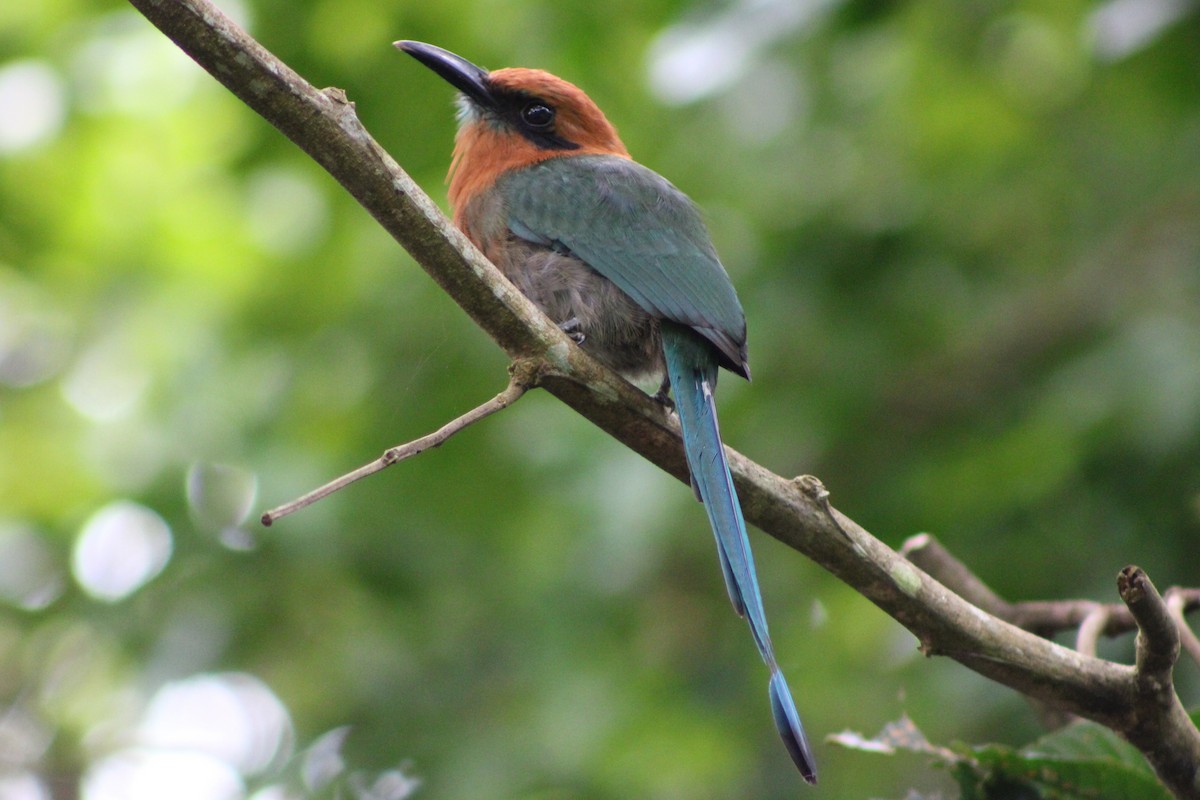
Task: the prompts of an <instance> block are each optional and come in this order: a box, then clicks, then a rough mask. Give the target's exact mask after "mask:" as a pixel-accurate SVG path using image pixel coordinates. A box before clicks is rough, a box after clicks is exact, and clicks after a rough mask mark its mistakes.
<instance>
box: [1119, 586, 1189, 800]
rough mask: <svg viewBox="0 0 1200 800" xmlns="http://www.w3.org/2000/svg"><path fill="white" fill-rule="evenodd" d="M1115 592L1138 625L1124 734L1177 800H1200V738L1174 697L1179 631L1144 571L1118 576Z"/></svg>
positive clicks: (1176, 697)
mask: <svg viewBox="0 0 1200 800" xmlns="http://www.w3.org/2000/svg"><path fill="white" fill-rule="evenodd" d="M1117 591H1118V593H1119V594H1120V595H1121V600H1122V601H1123V602H1124V603H1125V605H1126V606H1127V607H1128V608H1129V612H1130V613H1131V614H1133V618H1134V620H1135V621H1136V622H1137V626H1138V635H1137V645H1136V655H1135V656H1134V670H1133V676H1132V677H1133V680H1132V685H1131V687H1130V688H1131V689H1132V691H1133V697H1132V701H1133V702H1132V705H1131V707H1130V709H1129V714H1128V718H1129V721H1130V723H1131V724H1130V725H1129V726H1128V727H1125V728H1124V729H1123V730H1122V734H1123V735H1124V736H1125V738H1127V739H1128V740H1129V741H1130V742H1131V743H1132V744H1133V745H1134V746H1135V747H1137V748H1138V749H1140V750H1141V751H1142V753H1144V754H1145V756H1146V759H1147V760H1148V761H1149V762H1150V764H1151V766H1153V767H1154V771H1155V773H1156V774H1157V775H1158V778H1159V780H1161V781H1162V782H1163V783H1164V784H1166V786H1167V788H1169V789H1170V790H1171V792H1172V793H1173V794H1174V795H1175V796H1176V797H1179V798H1187V800H1197V798H1200V734H1198V732H1197V730H1196V726H1195V725H1194V724H1193V723H1192V721H1191V719H1190V718H1189V717H1188V715H1187V712H1186V711H1185V710H1184V708H1183V705H1182V704H1181V703H1180V701H1179V696H1178V695H1177V694H1176V693H1175V687H1174V684H1173V683H1172V679H1171V673H1172V672H1173V671H1174V668H1175V662H1176V661H1177V660H1178V659H1179V648H1180V643H1179V628H1178V626H1177V625H1176V623H1175V620H1174V619H1172V616H1171V613H1170V611H1169V610H1168V608H1167V604H1166V603H1165V602H1163V598H1162V597H1161V596H1160V595H1159V593H1158V590H1157V589H1156V588H1154V584H1153V583H1152V582H1151V581H1150V576H1148V575H1147V574H1146V573H1145V572H1143V571H1142V569H1141V568H1140V567H1135V566H1132V565H1131V566H1128V567H1125V568H1124V569H1123V570H1121V571H1120V572H1119V573H1117Z"/></svg>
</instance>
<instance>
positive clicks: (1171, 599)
mask: <svg viewBox="0 0 1200 800" xmlns="http://www.w3.org/2000/svg"><path fill="white" fill-rule="evenodd" d="M1189 599H1190V598H1189V597H1188V593H1187V591H1185V590H1181V589H1167V597H1166V600H1167V611H1168V612H1169V613H1170V614H1171V618H1172V619H1174V620H1175V627H1176V628H1178V629H1179V643H1180V645H1182V647H1183V649H1184V651H1185V652H1187V654H1188V655H1189V656H1191V657H1192V660H1193V661H1195V662H1196V663H1197V664H1200V637H1197V636H1196V632H1195V631H1193V630H1192V628H1191V626H1189V625H1188V623H1187V617H1185V616H1184V614H1185V613H1186V612H1187V610H1188V601H1189Z"/></svg>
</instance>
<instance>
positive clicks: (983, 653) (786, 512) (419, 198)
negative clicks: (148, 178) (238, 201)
mask: <svg viewBox="0 0 1200 800" xmlns="http://www.w3.org/2000/svg"><path fill="white" fill-rule="evenodd" d="M130 2H131V3H132V5H134V6H135V7H136V8H137V9H138V10H139V11H141V13H142V14H144V15H145V16H146V17H147V18H148V19H149V20H150V21H151V22H152V23H154V25H156V26H157V27H158V28H159V29H160V30H162V31H163V32H164V33H165V34H166V35H167V36H168V37H170V38H171V39H172V40H174V41H175V42H176V43H177V44H178V45H179V46H180V47H181V48H182V49H183V50H184V51H185V52H187V53H188V54H189V55H190V56H192V58H194V59H195V60H196V61H197V62H198V63H199V64H200V65H201V66H202V67H204V68H205V69H206V70H207V71H208V72H210V73H211V74H212V75H213V76H214V77H215V78H217V80H219V81H220V82H221V83H223V84H224V85H225V86H226V87H228V88H229V90H230V91H232V92H233V93H234V94H235V95H237V96H238V97H239V98H241V99H242V100H243V101H244V102H245V103H246V104H247V105H248V106H250V107H251V108H252V109H254V110H255V111H256V112H258V113H259V114H260V115H262V116H263V117H264V118H265V119H267V120H268V121H269V122H271V123H272V124H273V125H275V126H276V127H277V128H278V129H279V130H280V131H282V132H283V133H284V134H285V135H287V136H288V138H290V139H291V140H292V141H293V142H295V143H296V144H297V145H298V146H299V147H300V148H301V149H303V150H304V151H305V152H306V153H308V154H309V155H310V156H312V157H313V158H314V159H315V160H316V161H317V162H318V163H320V164H321V165H322V166H323V167H324V168H325V169H326V170H328V171H329V173H330V174H331V175H333V177H334V178H336V179H337V180H338V181H339V182H340V183H341V184H342V185H343V186H344V187H345V188H346V190H347V191H348V192H349V193H350V194H351V195H353V196H354V197H355V199H356V200H358V202H359V203H361V204H362V205H363V207H364V208H366V209H367V211H368V212H370V213H371V215H372V216H374V217H375V219H376V220H378V221H379V223H380V224H381V225H382V226H383V227H384V228H385V229H386V230H387V231H388V233H390V234H391V235H392V236H393V237H394V238H395V239H396V240H397V241H398V242H399V243H400V244H401V245H402V246H404V248H405V249H406V250H408V251H409V253H410V254H412V256H413V258H415V259H416V261H417V262H418V263H419V264H420V265H421V266H422V267H423V268H424V269H425V270H426V271H427V272H428V273H429V274H430V276H431V277H433V279H434V280H435V281H436V282H437V283H438V284H439V285H440V286H441V287H442V288H443V289H445V291H446V292H447V293H448V294H450V296H451V297H452V298H453V299H454V300H455V301H456V302H457V303H458V304H459V305H460V306H462V308H463V309H464V310H465V311H466V312H467V313H468V314H469V315H470V316H471V317H472V319H474V320H475V322H476V323H477V324H478V325H479V326H480V327H481V328H482V329H483V330H484V331H486V332H487V333H488V334H489V335H490V336H491V337H492V338H493V339H495V341H496V342H497V344H499V345H500V347H502V348H503V349H504V350H505V352H507V353H508V355H509V356H510V357H511V358H513V359H536V360H540V361H541V362H543V369H544V372H543V374H542V377H541V382H540V383H541V386H543V387H544V388H545V389H547V390H548V391H549V392H551V393H552V394H554V395H555V396H556V397H558V398H559V399H560V400H562V401H563V402H564V403H566V404H567V405H569V406H571V407H572V408H573V409H575V410H576V411H577V412H579V413H580V414H582V415H583V416H584V417H586V418H587V419H589V420H590V421H592V422H593V423H594V424H596V425H597V426H599V427H600V428H601V429H603V430H605V431H606V432H608V433H609V434H610V435H612V436H613V437H614V438H616V439H618V440H619V441H621V442H622V443H624V444H625V445H627V446H628V447H630V448H631V449H633V450H634V451H636V452H637V453H639V454H641V455H642V456H644V457H645V458H647V459H648V460H650V461H651V462H653V463H654V464H656V465H658V466H659V467H661V468H662V469H664V470H666V471H667V472H669V473H671V474H673V475H675V476H676V477H678V478H679V479H681V480H684V481H686V480H687V471H686V467H685V465H684V459H683V451H682V448H681V447H680V442H679V428H678V425H677V424H676V423H675V421H674V420H673V419H672V418H671V417H670V415H668V414H667V413H666V412H665V411H664V410H663V408H662V407H661V406H660V404H658V403H656V402H654V401H653V400H652V399H651V398H650V397H649V396H647V395H646V394H644V393H643V392H641V391H640V390H638V389H636V388H635V387H633V386H631V385H630V384H629V383H627V382H626V381H624V380H623V379H622V378H620V377H619V376H617V375H616V374H615V373H612V372H610V371H609V370H607V369H604V368H603V367H601V366H600V365H599V364H597V363H596V362H595V361H593V360H592V359H591V358H590V357H588V356H587V355H586V354H585V353H584V352H583V351H582V350H580V349H579V348H577V347H574V346H573V345H572V344H571V342H570V341H569V340H568V339H567V338H566V336H565V335H564V334H563V333H562V332H561V331H559V330H558V328H557V327H556V326H555V325H553V324H552V323H551V322H550V321H549V320H547V319H546V318H545V317H544V316H543V315H542V314H541V313H539V312H538V310H537V309H536V308H535V307H534V306H533V304H532V303H531V302H530V301H529V300H527V299H526V298H525V297H524V296H523V295H521V294H520V293H519V292H518V291H517V290H516V289H515V288H514V287H513V286H512V285H511V284H510V283H508V282H507V281H506V280H505V279H504V278H503V277H502V276H501V275H500V273H499V272H498V271H497V270H496V268H495V267H493V266H492V265H491V264H490V263H489V262H488V261H487V260H486V259H485V258H484V257H483V256H482V255H481V254H480V253H479V252H478V251H477V250H476V249H475V248H474V247H473V246H472V245H470V244H469V243H468V242H467V240H466V238H465V237H464V236H463V235H462V234H461V233H460V232H459V231H458V230H456V229H455V228H454V227H453V226H452V225H451V224H450V223H449V221H448V220H446V219H445V217H444V216H443V215H442V214H441V213H440V212H439V210H438V209H437V207H436V205H434V203H433V202H432V201H431V200H430V199H429V198H428V197H427V196H426V195H425V194H424V193H422V192H421V190H420V189H419V188H418V187H417V186H416V184H414V183H413V182H412V180H411V179H410V178H409V177H408V176H407V175H406V174H405V173H404V172H403V171H402V170H401V169H400V168H399V167H398V166H397V165H396V163H395V162H394V161H393V160H392V158H391V157H390V156H388V155H387V153H385V152H384V151H383V150H382V149H381V148H380V147H379V145H378V144H376V143H375V141H374V140H373V139H372V138H371V136H370V135H369V134H368V133H367V132H366V130H365V129H364V128H363V127H362V125H361V123H360V122H359V121H358V119H357V117H356V116H355V114H354V107H353V104H351V103H349V102H348V101H347V100H346V97H345V95H344V93H342V92H341V91H340V90H336V89H330V90H325V91H318V90H317V89H315V88H313V87H312V86H311V85H309V84H308V83H307V82H305V81H304V80H303V79H302V78H301V77H300V76H298V75H297V74H296V73H295V72H293V71H292V70H291V69H290V68H288V67H287V66H286V65H285V64H283V63H282V62H280V61H279V60H278V59H276V58H274V57H273V56H272V55H271V54H270V53H268V52H267V51H266V50H265V49H264V48H263V47H262V46H261V45H259V44H258V43H257V42H255V41H254V40H253V39H251V38H250V37H249V36H248V35H247V34H246V33H245V32H244V31H242V30H240V29H239V28H238V27H237V26H236V25H234V24H233V23H232V22H231V21H229V20H228V19H227V18H226V17H225V16H224V15H223V14H221V12H220V11H218V10H217V9H216V8H215V7H213V6H212V5H211V4H210V3H209V2H207V0H130ZM728 454H729V460H730V466H731V469H732V471H733V474H734V481H735V483H736V486H737V491H738V493H739V495H740V496H741V498H742V506H743V510H744V511H745V515H746V518H747V519H748V520H749V521H751V522H753V523H754V524H755V525H757V526H758V527H759V528H761V529H762V530H764V531H766V532H767V533H769V534H770V535H771V536H774V537H775V538H777V539H779V540H780V541H782V542H784V543H786V544H788V545H789V546H791V547H793V548H795V549H796V550H799V551H800V552H802V553H804V554H805V555H807V556H808V557H809V558H811V559H813V560H814V561H816V562H817V563H818V564H820V565H821V566H822V567H823V568H825V569H827V570H829V571H830V572H831V573H833V574H834V575H836V576H837V577H839V578H840V579H842V580H843V581H845V582H846V583H848V584H849V585H851V586H852V587H854V588H855V589H856V590H857V591H859V592H860V593H861V594H863V595H864V596H866V597H867V598H868V599H870V600H871V601H872V602H874V603H875V604H876V605H878V606H879V607H880V608H881V609H883V610H884V611H885V612H887V613H888V614H890V615H891V616H892V617H894V618H895V619H896V620H898V621H899V622H900V623H901V624H903V625H904V626H905V627H907V628H908V629H909V630H911V631H912V632H913V633H914V634H915V635H916V636H917V637H918V639H919V640H920V642H921V648H922V650H923V651H924V652H926V653H927V654H931V655H932V654H937V655H946V656H950V657H951V658H953V659H955V660H956V661H959V662H960V663H962V664H964V665H966V666H967V667H969V668H971V669H973V670H975V671H976V672H978V673H980V674H982V675H985V676H987V677H989V678H992V679H993V680H996V681H998V682H1000V683H1003V684H1005V685H1007V686H1010V687H1012V688H1014V689H1016V690H1017V691H1020V692H1023V693H1025V694H1027V695H1029V696H1031V697H1035V698H1037V699H1040V700H1042V701H1044V702H1046V703H1048V704H1051V705H1053V706H1055V707H1058V708H1062V709H1065V710H1068V711H1071V712H1073V713H1076V714H1079V715H1080V716H1084V717H1088V718H1090V719H1093V720H1096V721H1098V722H1100V723H1102V724H1105V725H1108V726H1110V727H1112V728H1114V729H1115V730H1118V731H1119V732H1122V733H1124V734H1125V735H1129V733H1130V732H1131V730H1132V729H1133V726H1134V721H1133V720H1131V719H1130V715H1131V714H1132V713H1133V705H1132V697H1133V683H1134V680H1135V671H1134V668H1133V667H1128V666H1121V665H1118V664H1113V663H1111V662H1108V661H1103V660H1100V659H1096V658H1092V657H1088V656H1084V655H1081V654H1079V653H1077V652H1075V651H1073V650H1070V649H1067V648H1064V647H1061V646H1059V645H1057V644H1054V643H1052V642H1049V641H1047V640H1045V639H1043V638H1041V637H1038V636H1035V635H1032V634H1030V633H1027V632H1026V631H1023V630H1021V629H1020V628H1018V627H1016V626H1014V625H1012V624H1010V623H1008V622H1005V621H1004V620H1002V619H1000V618H998V617H996V616H993V615H990V614H987V613H984V612H982V611H981V610H980V609H978V608H976V607H975V606H973V605H971V604H970V603H969V602H967V601H966V600H964V599H963V598H961V597H959V596H958V595H956V594H954V593H953V592H951V591H949V590H948V589H946V588H945V587H944V586H943V585H942V584H940V583H938V582H937V581H935V580H933V579H932V578H930V577H929V576H928V575H926V574H925V573H924V572H922V571H921V570H920V569H918V568H917V567H916V566H914V565H913V564H912V563H911V562H909V561H908V560H906V559H905V558H903V557H901V556H900V555H898V554H897V553H896V552H895V551H893V550H892V549H891V548H889V547H888V546H887V545H885V544H884V543H883V542H880V541H879V540H878V539H875V538H874V537H872V536H871V535H870V534H868V533H867V532H866V531H864V530H863V529H862V528H861V527H859V526H858V525H856V524H855V523H854V522H853V521H852V520H850V519H848V518H847V517H845V516H843V515H841V514H839V513H838V512H837V511H836V510H835V509H832V508H831V507H830V506H829V505H828V503H827V501H825V500H821V499H819V498H817V497H815V496H814V495H813V493H812V492H811V491H806V486H807V485H806V484H802V483H800V482H797V481H792V480H789V479H787V478H783V477H781V476H779V475H776V474H774V473H772V472H770V471H768V470H767V469H765V468H764V467H762V466H760V465H758V464H756V463H754V462H753V461H751V460H749V459H748V458H746V457H745V456H743V455H741V454H740V453H737V452H735V451H732V450H730V451H729V453H728ZM1169 694H1170V702H1169V703H1168V704H1167V707H1165V708H1162V709H1160V710H1159V711H1158V712H1157V713H1155V714H1154V717H1153V719H1151V720H1149V722H1150V723H1152V724H1159V725H1160V730H1161V732H1162V733H1161V737H1160V741H1162V742H1169V743H1170V745H1169V747H1170V748H1171V749H1172V753H1173V754H1175V755H1178V756H1179V758H1178V759H1176V760H1175V763H1178V762H1181V761H1182V760H1183V759H1185V758H1186V757H1188V755H1190V754H1192V753H1194V752H1195V751H1196V749H1197V748H1198V747H1200V732H1197V730H1196V728H1195V727H1194V726H1192V725H1191V724H1190V722H1189V721H1188V720H1187V717H1186V714H1184V713H1183V711H1182V706H1180V704H1179V700H1178V697H1177V696H1175V694H1174V692H1173V691H1171V692H1170V693H1169ZM1146 722H1147V720H1141V721H1140V723H1139V724H1144V723H1146ZM1136 743H1137V742H1135V744H1136ZM1139 746H1141V747H1142V750H1143V752H1145V753H1147V756H1148V757H1149V758H1150V759H1151V763H1153V764H1154V766H1155V768H1156V769H1158V770H1159V774H1160V777H1162V779H1163V780H1164V781H1165V782H1166V783H1167V784H1168V786H1170V788H1171V789H1172V790H1173V791H1174V792H1175V793H1176V794H1177V795H1178V796H1180V797H1195V796H1196V794H1197V790H1196V786H1195V784H1194V780H1195V778H1194V776H1193V777H1192V779H1191V780H1192V783H1188V782H1187V781H1186V780H1185V779H1184V777H1182V776H1180V775H1179V774H1177V773H1171V774H1166V773H1165V772H1164V770H1163V768H1162V767H1163V765H1164V764H1167V763H1168V762H1169V761H1170V760H1169V759H1164V758H1162V757H1161V754H1159V755H1158V756H1157V757H1156V755H1155V752H1156V751H1155V750H1154V749H1153V748H1147V747H1145V746H1142V745H1139Z"/></svg>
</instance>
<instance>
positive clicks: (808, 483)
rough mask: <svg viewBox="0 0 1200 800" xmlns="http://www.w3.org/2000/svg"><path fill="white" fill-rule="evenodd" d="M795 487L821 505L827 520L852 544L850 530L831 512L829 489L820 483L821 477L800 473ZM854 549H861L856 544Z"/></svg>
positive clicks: (852, 539) (860, 550)
mask: <svg viewBox="0 0 1200 800" xmlns="http://www.w3.org/2000/svg"><path fill="white" fill-rule="evenodd" d="M795 483H796V486H797V488H799V489H800V491H801V492H803V493H804V495H805V496H806V497H808V498H809V499H811V500H812V501H813V502H814V503H816V504H817V505H818V506H820V507H821V510H822V511H824V512H825V516H827V517H829V521H830V522H832V523H833V526H834V527H835V528H837V529H838V531H839V532H840V533H841V534H842V536H845V537H846V540H847V541H849V542H850V543H851V544H854V538H853V537H852V536H851V535H850V532H849V531H847V530H846V529H845V528H844V527H842V523H840V522H838V518H837V515H836V514H834V513H833V505H832V504H831V503H830V502H829V490H828V489H826V488H825V484H823V483H821V479H820V478H818V477H817V476H815V475H800V476H798V477H797V478H796V480H795ZM856 549H857V550H858V551H859V552H860V553H861V552H862V549H861V548H858V547H857V546H856Z"/></svg>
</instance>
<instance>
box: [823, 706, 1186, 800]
mask: <svg viewBox="0 0 1200 800" xmlns="http://www.w3.org/2000/svg"><path fill="white" fill-rule="evenodd" d="M835 741H836V742H837V743H838V744H841V745H842V746H843V747H846V748H848V749H852V750H858V751H861V752H864V753H872V754H883V755H888V756H895V755H896V754H897V753H898V752H911V753H918V754H921V755H925V756H930V757H932V760H933V762H934V763H935V764H937V766H939V767H941V768H943V769H946V770H947V771H948V772H949V773H950V774H951V775H952V776H953V777H954V781H955V783H956V784H957V786H958V789H959V792H960V794H959V796H960V797H961V798H962V800H1022V799H1025V798H1027V799H1028V800H1043V799H1044V800H1102V799H1103V798H1122V800H1170V797H1171V795H1170V793H1168V792H1167V791H1166V789H1164V788H1163V786H1162V785H1161V784H1160V783H1158V781H1157V780H1156V779H1155V777H1154V773H1153V771H1152V770H1151V769H1150V767H1149V766H1148V765H1147V764H1146V761H1145V759H1143V758H1142V755H1141V754H1140V753H1139V752H1138V751H1137V750H1136V749H1135V748H1134V747H1133V746H1132V745H1130V744H1129V743H1128V742H1126V741H1125V740H1123V739H1121V738H1120V737H1118V736H1117V735H1116V734H1115V733H1113V732H1112V731H1110V730H1108V729H1107V728H1104V727H1102V726H1100V725H1097V724H1095V723H1092V722H1075V723H1072V724H1070V725H1068V726H1066V727H1065V728H1062V729H1060V730H1058V731H1055V732H1054V733H1051V734H1048V735H1046V736H1042V737H1041V738H1039V739H1037V740H1036V741H1034V742H1032V743H1030V744H1028V745H1025V746H1024V747H1021V748H1014V747H1009V746H1006V745H998V744H989V745H982V746H976V747H970V746H967V745H961V744H958V745H951V746H939V745H934V744H931V743H930V742H929V741H928V740H927V739H926V738H925V736H924V734H922V733H921V731H920V730H919V729H918V728H917V726H916V724H915V723H914V722H913V721H912V720H911V719H909V718H908V717H907V716H905V717H902V718H901V719H899V720H897V721H895V722H890V723H888V724H887V725H885V726H884V728H883V730H882V731H881V732H880V734H879V735H878V736H876V737H875V738H873V739H863V738H862V737H860V736H857V735H855V734H840V735H838V736H837V737H835ZM912 796H913V795H912V794H910V795H908V797H912Z"/></svg>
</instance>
